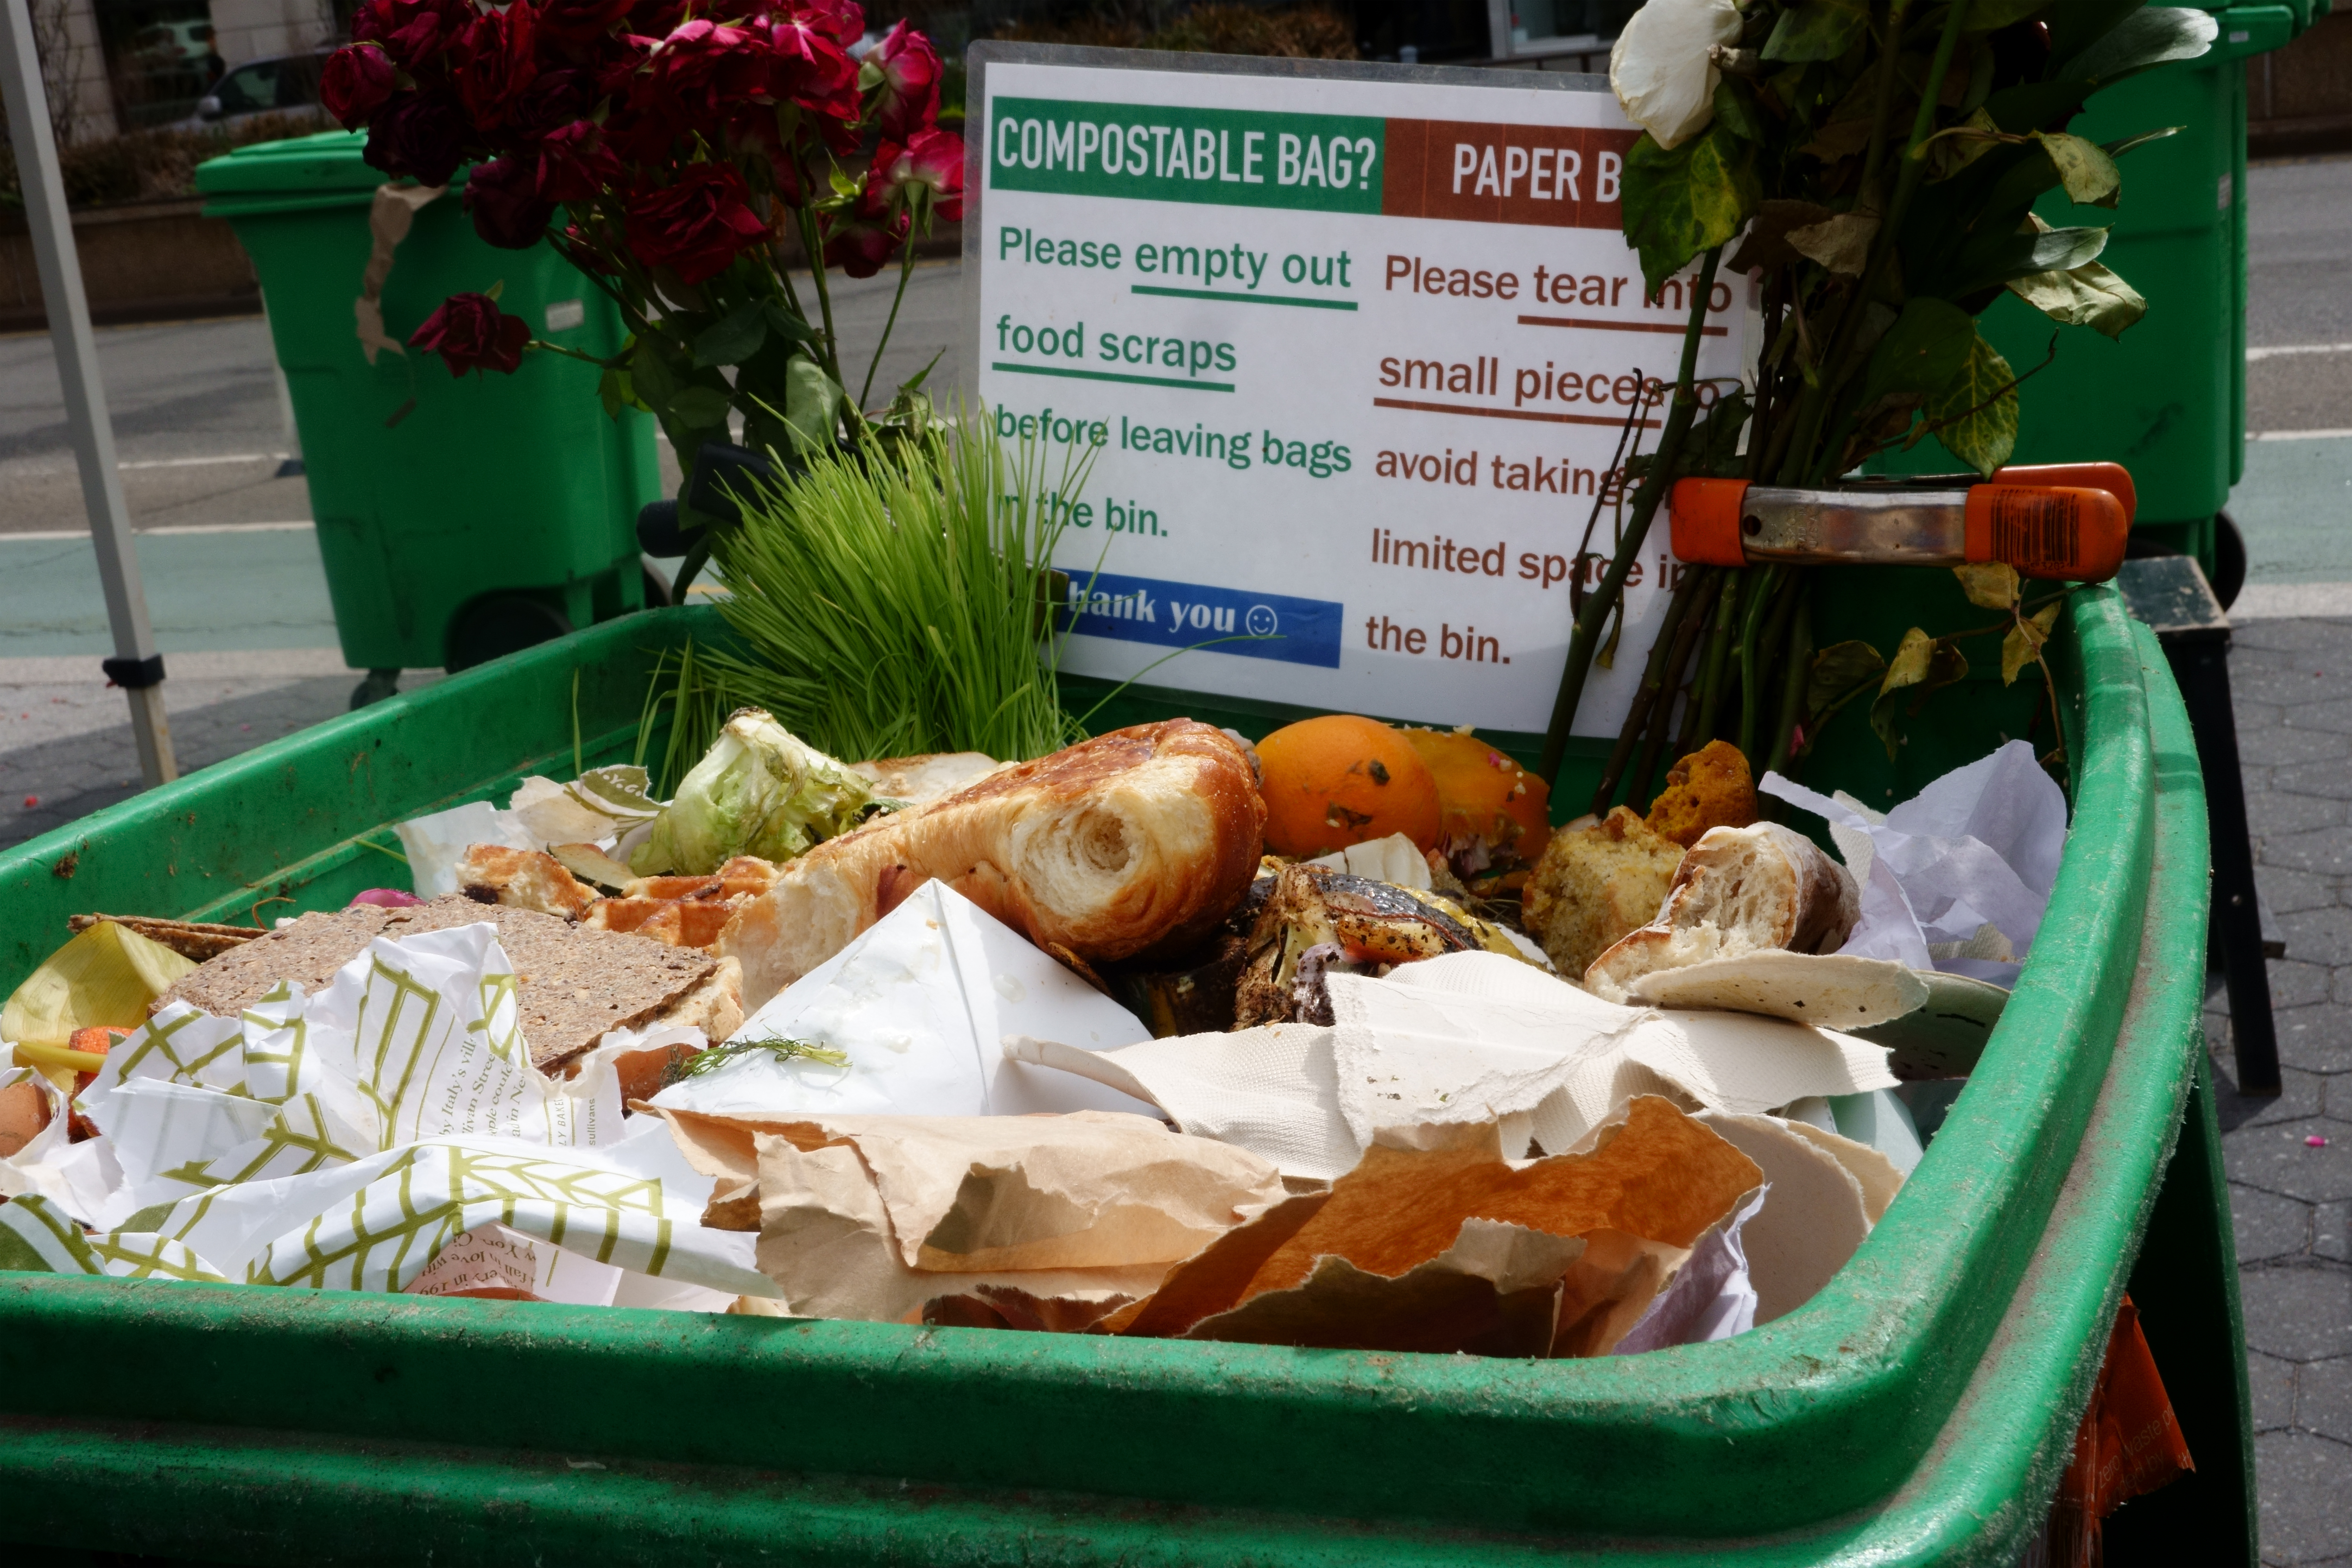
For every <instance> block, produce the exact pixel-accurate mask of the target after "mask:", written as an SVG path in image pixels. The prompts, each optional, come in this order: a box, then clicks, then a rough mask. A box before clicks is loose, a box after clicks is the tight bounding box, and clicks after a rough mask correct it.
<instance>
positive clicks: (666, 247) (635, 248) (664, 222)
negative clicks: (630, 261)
mask: <svg viewBox="0 0 2352 1568" xmlns="http://www.w3.org/2000/svg"><path fill="white" fill-rule="evenodd" d="M627 219H628V222H627V232H628V241H629V250H630V252H631V253H632V254H633V255H635V257H636V258H637V259H638V260H639V261H641V262H643V263H644V264H645V265H646V266H647V267H648V268H653V267H667V268H669V269H670V270H671V271H673V272H675V273H677V277H678V280H679V281H680V282H683V283H686V284H688V285H693V284H696V283H700V282H702V281H703V280H705V279H709V278H714V277H717V276H718V275H719V273H721V272H723V271H725V270H726V269H727V267H728V264H729V263H730V262H732V261H733V260H734V259H735V258H736V257H737V255H739V254H740V252H741V251H742V250H743V249H744V248H745V247H749V246H753V245H757V244H759V243H760V242H761V241H762V240H764V239H766V238H767V237H768V226H767V225H766V224H765V223H764V222H762V221H761V218H760V215H759V214H757V213H755V212H753V211H752V210H751V189H750V187H749V186H747V185H745V184H743V176H742V175H740V174H737V173H736V172H735V166H734V165H733V164H732V163H689V164H688V165H687V166H686V167H685V168H684V169H681V170H679V171H678V175H677V182H676V183H675V184H670V185H667V186H663V187H661V188H658V189H652V190H642V191H639V192H637V193H636V194H635V195H632V196H630V197H629V205H628V209H627Z"/></svg>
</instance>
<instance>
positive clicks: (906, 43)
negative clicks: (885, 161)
mask: <svg viewBox="0 0 2352 1568" xmlns="http://www.w3.org/2000/svg"><path fill="white" fill-rule="evenodd" d="M861 74H862V76H863V77H864V79H865V80H866V83H867V84H868V89H869V90H870V91H872V92H873V94H874V98H873V100H872V110H873V114H874V119H875V122H876V123H877V124H878V125H880V126H881V128H882V134H883V135H884V136H886V137H888V138H889V139H890V140H891V141H893V142H904V141H906V140H907V139H908V137H909V136H910V135H912V134H913V133H914V132H918V131H922V130H927V129H929V127H930V126H931V125H932V124H933V123H934V122H935V121H937V120H938V119H939V114H940V56H939V51H938V50H936V49H934V48H932V47H931V41H930V39H929V38H927V37H923V35H922V34H920V33H918V32H916V31H915V30H914V29H913V28H912V27H909V26H907V24H906V23H904V22H901V23H899V24H898V26H895V27H893V28H891V29H890V32H889V36H888V37H885V38H884V39H883V40H882V41H881V42H880V43H878V44H877V45H875V46H874V47H873V49H872V50H871V51H869V52H868V53H867V55H866V60H865V66H864V70H863V72H862V73H861Z"/></svg>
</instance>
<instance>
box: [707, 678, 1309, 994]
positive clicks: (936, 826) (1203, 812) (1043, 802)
mask: <svg viewBox="0 0 2352 1568" xmlns="http://www.w3.org/2000/svg"><path fill="white" fill-rule="evenodd" d="M1264 837H1265V802H1264V801H1263V800H1261V799H1260V798H1259V796H1258V792H1257V787H1256V784H1255V780H1254V779H1253V776H1252V774H1251V772H1250V765H1249V759H1248V757H1247V755H1246V754H1245V753H1244V752H1243V750H1242V748H1241V746H1240V745H1239V744H1238V743H1236V742H1234V740H1233V739H1232V737H1230V736H1228V735H1226V734H1225V733H1224V732H1223V731H1220V730H1217V729H1214V728H1213V727H1212V726H1210V725H1207V724H1202V723H1197V722H1195V721H1192V720H1190V719H1171V720H1168V721H1163V722H1161V723H1158V724H1139V725H1136V726H1135V727H1133V728H1131V729H1126V730H1115V731H1111V732H1110V733H1108V734H1105V735H1097V736H1096V737H1095V738H1094V739H1093V740H1090V741H1085V742H1080V743H1079V744H1077V745H1075V746H1071V747H1068V748H1066V749H1065V750H1063V751H1059V752H1054V753H1053V754H1052V755H1051V756H1045V757H1040V758H1038V759H1037V760H1036V761H1034V762H1029V763H1014V764H1012V765H1009V766H1006V767H1003V768H1000V769H998V770H997V771H996V772H994V773H990V774H988V775H987V776H986V777H984V778H982V779H981V780H979V781H978V782H976V783H974V784H971V785H970V786H968V787H966V788H964V789H961V790H959V791H957V792H955V793H954V794H952V795H947V796H945V797H943V798H941V799H940V800H938V801H935V802H933V803H932V804H931V805H927V806H923V807H920V808H919V809H917V810H913V811H908V812H901V813H899V814H898V815H897V816H888V817H885V818H883V819H882V820H880V821H878V822H875V823H872V824H869V825H868V826H865V827H861V828H859V829H857V830H856V831H855V832H853V833H846V834H844V835H842V836H841V837H838V838H833V839H828V840H826V841H825V842H824V843H823V844H820V845H817V846H816V847H814V848H813V849H811V850H810V851H809V852H808V853H807V854H805V855H803V856H802V857H801V858H799V859H797V860H794V861H793V862H791V863H790V864H788V865H787V866H785V867H784V868H783V870H782V874H781V875H780V876H779V878H778V879H777V882H776V886H775V887H773V888H772V889H769V890H768V891H767V892H765V893H762V894H761V895H760V896H759V897H758V898H755V899H753V900H750V901H749V902H748V903H746V904H745V905H744V906H743V907H742V908H741V909H740V910H737V911H736V914H735V917H734V918H733V919H732V920H731V921H729V922H728V925H727V929H726V930H725V931H722V932H721V933H720V935H719V941H718V942H717V943H716V944H715V946H714V948H713V951H714V952H718V953H719V954H721V955H724V956H731V957H734V958H737V959H740V961H741V962H742V964H743V1000H744V1005H745V1006H746V1007H747V1008H750V1009H757V1008H758V1007H759V1006H760V1005H761V1003H763V1002H765V1001H766V1000H767V999H768V998H769V997H771V996H772V995H774V994H776V993H777V992H778V991H781V990H782V989H783V988H784V987H785V986H786V985H789V984H792V983H793V981H795V980H797V979H799V978H800V977H801V976H802V975H803V974H806V973H808V972H809V971H810V970H812V969H814V968H815V967H816V966H817V965H818V964H820V963H824V961H825V960H826V959H828V958H830V957H832V956H833V955H834V954H835V953H836V952H840V951H841V950H842V948H844V947H845V946H846V945H848V943H849V942H850V941H851V940H852V939H853V938H855V937H856V935H857V934H858V933H859V932H861V931H865V930H866V928H867V927H869V926H871V925H873V924H874V922H875V921H878V920H880V919H881V918H882V917H883V916H884V915H886V914H887V913H889V912H890V910H893V909H895V908H896V907H897V906H898V904H899V903H900V902H901V901H903V900H905V899H906V897H907V896H908V894H909V893H912V892H913V891H914V890H915V889H917V888H919V887H921V886H922V885H923V884H924V883H925V882H929V881H933V880H938V881H942V882H945V883H947V884H948V885H949V886H950V887H951V888H953V889H955V890H956V891H957V892H959V893H961V894H962V895H963V896H964V897H965V898H968V899H970V900H971V901H972V902H974V903H976V904H978V905H979V906H980V907H981V908H982V909H983V910H987V911H988V912H989V913H990V914H991V915H993V916H994V917H995V918H997V919H998V920H1001V921H1003V922H1004V923H1005V924H1007V925H1009V926H1011V927H1013V929H1014V930H1016V931H1020V932H1022V933H1023V934H1024V935H1025V936H1026V937H1028V938H1029V940H1030V941H1032V942H1035V943H1036V944H1037V945H1038V946H1039V947H1041V948H1043V949H1045V951H1046V952H1055V953H1057V955H1059V954H1067V955H1068V956H1069V957H1071V958H1075V959H1076V960H1077V961H1078V962H1079V963H1086V964H1093V963H1112V962H1116V961H1118V960H1120V959H1127V958H1136V957H1148V956H1150V955H1152V954H1154V953H1162V952H1178V951H1181V949H1183V948H1185V947H1187V946H1189V945H1190V944H1192V942H1197V941H1199V940H1200V939H1201V938H1202V937H1204V936H1206V935H1207V934H1208V933H1209V931H1211V930H1212V929H1213V927H1214V926H1215V925H1216V923H1217V922H1218V921H1221V920H1223V918H1224V916H1225V914H1226V913H1227V912H1228V911H1229V910H1231V909H1232V908H1233V906H1234V903H1235V902H1236V901H1238V900H1240V898H1241V896H1242V894H1243V893H1244V891H1245V890H1246V889H1248V887H1249V882H1250V878H1251V877H1252V876H1253V875H1254V874H1255V871H1256V868H1257V861H1258V854H1259V847H1260V844H1261V843H1262V841H1263V839H1264Z"/></svg>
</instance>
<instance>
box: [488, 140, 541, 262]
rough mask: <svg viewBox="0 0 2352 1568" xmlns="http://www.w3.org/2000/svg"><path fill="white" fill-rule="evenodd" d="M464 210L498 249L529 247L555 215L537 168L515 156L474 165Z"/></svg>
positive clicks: (538, 239) (537, 241) (539, 236)
mask: <svg viewBox="0 0 2352 1568" xmlns="http://www.w3.org/2000/svg"><path fill="white" fill-rule="evenodd" d="M466 210H467V212H469V213H471V214H472V215H473V216H474V232H475V233H476V234H478V235H480V236H481V237H483V238H484V239H485V240H487V241H488V242H489V243H490V244H492V245H495V246H497V247H499V249H501V250H529V249H530V247H532V246H534V245H537V244H538V243H539V242H540V241H541V239H543V238H545V237H546V235H547V225H548V222H549V220H550V219H551V218H553V217H554V216H555V204H554V203H553V202H552V201H551V200H549V199H548V198H547V197H545V196H543V195H541V194H540V190H539V171H538V170H537V169H535V168H534V167H532V165H531V162H530V159H528V158H516V157H509V158H500V159H499V160H498V161H497V162H496V163H481V164H478V165H476V167H475V169H474V172H473V173H472V174H469V175H467V178H466Z"/></svg>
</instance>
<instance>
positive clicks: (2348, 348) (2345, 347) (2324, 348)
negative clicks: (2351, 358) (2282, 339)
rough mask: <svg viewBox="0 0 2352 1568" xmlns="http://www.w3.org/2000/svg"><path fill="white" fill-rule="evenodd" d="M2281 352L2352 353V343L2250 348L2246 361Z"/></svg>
mask: <svg viewBox="0 0 2352 1568" xmlns="http://www.w3.org/2000/svg"><path fill="white" fill-rule="evenodd" d="M2281 354H2352V343H2288V344H2285V345H2284V346H2283V347H2279V348H2267V349H2248V350H2247V351H2246V362H2247V363H2249V364H2251V363H2253V362H2254V361H2255V360H2258V359H2276V358H2277V357H2278V356H2279V355H2281Z"/></svg>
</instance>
